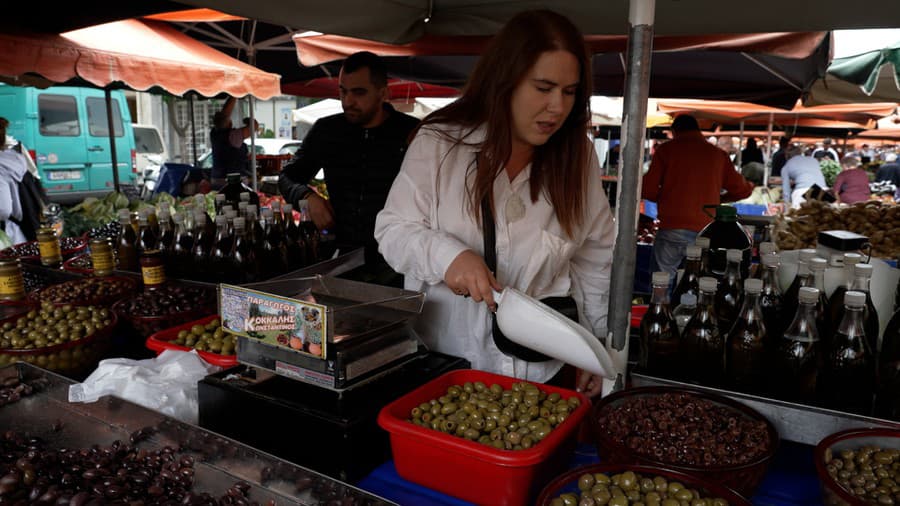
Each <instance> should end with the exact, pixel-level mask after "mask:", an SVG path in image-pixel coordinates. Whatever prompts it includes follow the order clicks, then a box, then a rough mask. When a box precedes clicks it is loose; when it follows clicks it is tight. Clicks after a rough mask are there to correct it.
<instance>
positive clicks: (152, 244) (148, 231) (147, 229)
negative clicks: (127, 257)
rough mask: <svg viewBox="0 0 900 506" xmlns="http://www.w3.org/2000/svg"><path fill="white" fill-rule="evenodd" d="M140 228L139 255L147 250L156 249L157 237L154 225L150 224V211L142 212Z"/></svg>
mask: <svg viewBox="0 0 900 506" xmlns="http://www.w3.org/2000/svg"><path fill="white" fill-rule="evenodd" d="M138 230H139V232H138V242H137V250H138V256H140V255H141V254H142V253H143V252H145V251H151V250H155V249H156V244H157V239H156V234H154V233H153V227H151V226H150V215H149V214H148V213H146V212H144V213H141V215H140V217H139V218H138Z"/></svg>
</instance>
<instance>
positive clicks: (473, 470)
mask: <svg viewBox="0 0 900 506" xmlns="http://www.w3.org/2000/svg"><path fill="white" fill-rule="evenodd" d="M477 381H480V382H482V383H484V384H485V385H491V384H494V383H496V384H498V385H500V386H501V387H503V388H504V389H510V388H511V387H512V385H513V383H517V382H520V381H522V380H517V379H516V378H512V377H508V376H500V375H497V374H491V373H488V372H484V371H476V370H472V369H462V370H457V371H451V372H449V373H446V374H444V375H442V376H439V377H438V378H435V379H434V380H432V381H430V382H428V383H426V384H424V385H422V386H421V387H419V388H417V389H416V390H413V391H412V392H410V393H408V394H407V395H404V396H403V397H400V398H399V399H397V400H396V401H394V402H392V403H390V404H388V405H387V406H385V407H384V408H383V409H382V410H381V412H380V413H379V414H378V424H379V425H380V426H381V427H382V428H383V429H384V430H386V431H388V432H389V433H390V440H391V450H392V452H393V455H394V463H395V465H396V468H397V473H398V474H399V475H400V476H401V477H403V478H404V479H406V480H409V481H411V482H414V483H417V484H420V485H423V486H425V487H429V488H431V489H434V490H437V491H440V492H443V493H446V494H449V495H452V496H455V497H458V498H460V499H463V500H466V501H471V502H475V503H478V504H492V505H497V506H503V505H525V504H530V503H531V501H532V500H533V499H534V497H535V495H536V494H537V493H538V492H539V491H540V488H541V486H542V485H543V484H544V483H546V482H547V481H549V480H550V478H552V477H553V476H554V475H555V474H556V473H558V471H559V469H562V468H564V466H565V465H566V462H568V460H569V458H570V457H571V453H572V451H573V450H574V449H575V445H576V436H577V434H578V428H579V426H580V424H581V422H582V420H583V419H584V418H585V416H586V415H587V414H588V412H589V411H590V405H591V403H590V399H588V398H587V397H586V396H584V395H583V394H580V393H578V392H575V391H573V390H567V389H564V388H558V387H553V386H550V385H540V384H539V385H537V387H538V388H539V389H541V390H542V391H544V392H547V393H548V394H549V393H554V392H555V393H559V394H560V395H561V396H562V397H563V398H566V399H567V398H569V397H573V396H574V397H578V398H579V399H580V400H581V405H580V406H579V407H578V408H576V409H575V410H574V411H572V412H571V414H570V415H569V416H568V418H566V420H565V421H564V422H563V423H561V424H559V425H558V426H557V427H556V428H555V429H554V430H553V431H552V432H550V434H549V435H547V437H546V438H544V439H543V440H542V441H540V442H539V443H537V444H535V445H534V446H532V447H531V448H528V449H525V450H497V449H495V448H492V447H488V446H486V445H482V444H480V443H477V442H474V441H469V440H466V439H463V438H460V437H456V436H453V435H449V434H445V433H443V432H440V431H437V430H431V429H427V428H424V427H420V426H418V425H415V424H413V423H411V422H409V421H408V417H409V414H410V411H411V410H412V408H414V407H416V406H418V405H419V404H421V403H423V402H428V401H430V400H431V399H437V398H438V397H440V396H442V395H444V394H445V393H446V391H447V388H448V387H450V386H452V385H463V384H464V383H466V382H472V383H474V382H477Z"/></svg>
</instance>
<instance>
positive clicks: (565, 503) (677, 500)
mask: <svg viewBox="0 0 900 506" xmlns="http://www.w3.org/2000/svg"><path fill="white" fill-rule="evenodd" d="M578 491H579V492H578V493H577V494H576V493H573V492H568V493H564V494H560V495H559V496H558V497H555V498H554V499H553V500H552V501H550V505H551V506H569V505H572V506H575V505H578V506H584V505H594V504H607V505H617V506H628V505H632V504H634V505H637V504H645V505H663V506H668V505H671V506H676V505H679V506H680V505H682V504H690V505H691V506H727V505H728V501H726V500H725V499H722V498H712V497H705V496H704V495H703V494H701V493H700V492H699V491H697V490H696V489H693V488H689V487H687V486H685V485H684V484H682V483H680V482H678V481H669V480H667V479H666V478H665V477H663V476H649V475H647V476H645V475H641V474H637V473H634V472H632V471H625V472H623V473H619V474H612V475H610V474H607V473H585V474H582V475H581V476H580V477H579V478H578Z"/></svg>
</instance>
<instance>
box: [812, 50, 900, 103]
mask: <svg viewBox="0 0 900 506" xmlns="http://www.w3.org/2000/svg"><path fill="white" fill-rule="evenodd" d="M859 102H900V41H898V42H895V43H894V44H891V45H889V46H887V47H885V48H883V49H877V50H872V51H867V52H865V53H862V54H858V55H854V56H847V57H843V58H835V59H833V60H832V61H831V64H829V66H828V72H827V73H826V75H825V77H824V78H822V79H819V80H818V81H816V83H815V84H813V86H812V88H811V89H810V91H809V93H808V95H807V97H806V100H804V104H805V105H822V104H840V103H859Z"/></svg>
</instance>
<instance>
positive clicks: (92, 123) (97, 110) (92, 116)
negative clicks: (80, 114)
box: [87, 97, 125, 137]
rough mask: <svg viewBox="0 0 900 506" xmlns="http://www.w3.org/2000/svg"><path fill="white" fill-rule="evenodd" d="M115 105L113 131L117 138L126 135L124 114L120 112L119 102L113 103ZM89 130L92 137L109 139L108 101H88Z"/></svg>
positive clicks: (96, 98) (96, 99) (102, 99)
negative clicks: (123, 127) (123, 126)
mask: <svg viewBox="0 0 900 506" xmlns="http://www.w3.org/2000/svg"><path fill="white" fill-rule="evenodd" d="M112 105H113V129H114V130H115V133H116V135H115V136H116V137H122V136H124V135H125V134H124V133H123V129H122V113H121V112H120V111H119V102H118V101H117V100H113V101H112ZM87 113H88V130H89V131H90V132H91V135H94V136H97V137H109V120H108V119H107V117H106V99H105V98H100V97H92V98H88V99H87Z"/></svg>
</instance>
